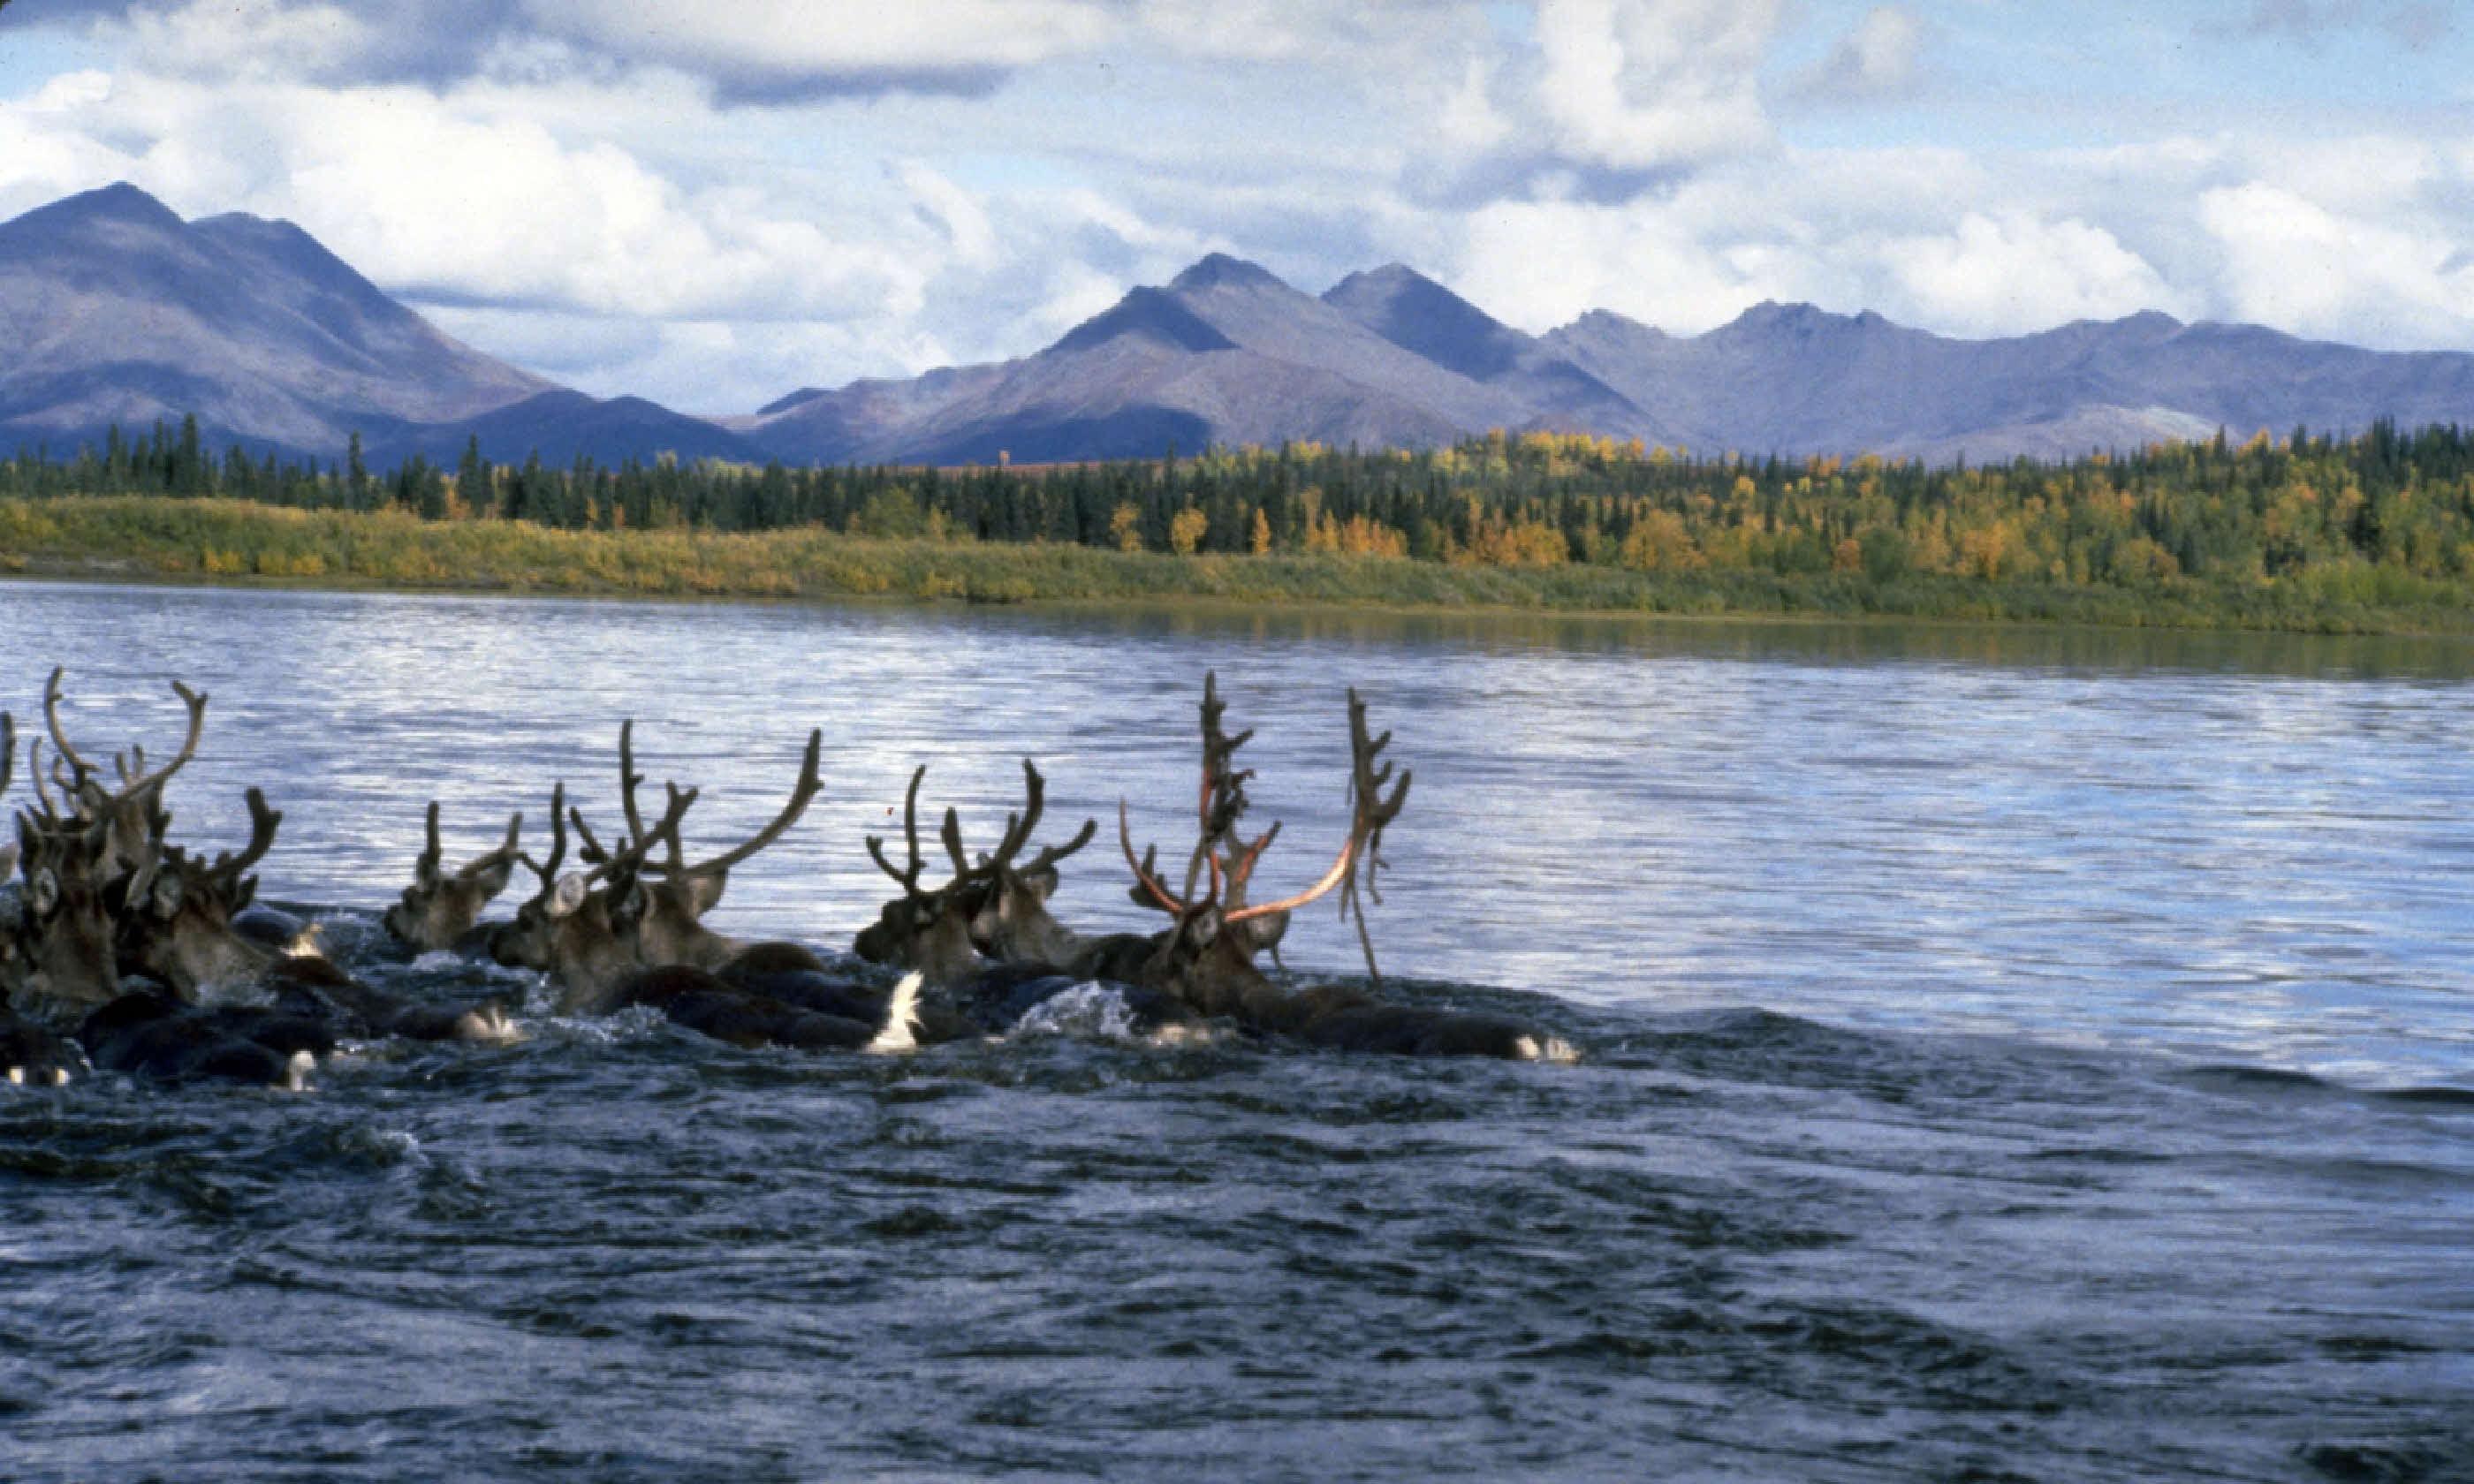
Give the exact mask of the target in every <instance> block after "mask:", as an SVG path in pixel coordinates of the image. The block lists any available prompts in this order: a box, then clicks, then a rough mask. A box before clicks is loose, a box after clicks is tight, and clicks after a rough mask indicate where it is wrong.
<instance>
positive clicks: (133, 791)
mask: <svg viewBox="0 0 2474 1484" xmlns="http://www.w3.org/2000/svg"><path fill="white" fill-rule="evenodd" d="M66 671H67V666H65V665H54V666H53V667H52V676H51V679H50V680H48V681H46V682H44V684H43V721H44V724H45V725H46V726H47V727H49V728H50V730H51V733H52V746H53V748H54V749H55V750H56V751H58V752H59V754H61V759H62V760H64V761H65V762H67V764H68V765H69V767H70V768H71V769H72V770H73V775H72V778H67V779H56V780H55V781H58V782H60V783H61V787H62V788H63V789H64V790H65V791H66V792H67V793H68V794H69V796H70V797H71V798H72V799H75V800H77V801H79V802H82V803H90V804H91V806H92V807H93V808H95V809H96V810H97V811H98V812H101V811H102V810H105V809H109V808H110V807H112V806H114V805H117V804H119V803H121V802H124V801H126V800H130V799H133V798H135V797H137V796H138V795H139V794H141V793H144V792H145V791H147V790H148V789H152V788H158V787H160V786H161V785H162V784H163V783H164V782H166V781H167V780H169V779H170V778H171V777H172V775H173V774H175V773H178V772H180V771H181V769H182V768H183V767H185V766H186V765H187V764H188V761H189V759H190V758H192V757H195V756H197V755H198V739H199V738H200V737H202V736H204V735H205V734H206V694H205V693H204V692H202V691H195V690H191V689H190V688H189V687H188V686H186V685H183V684H182V683H181V682H179V681H174V682H172V690H173V693H174V694H176V695H178V696H179V697H180V698H181V702H182V705H183V706H187V707H188V708H189V734H188V736H187V737H185V738H184V739H182V743H181V751H180V753H179V754H178V755H176V756H175V757H174V758H173V759H172V760H171V761H170V762H168V763H166V764H164V765H163V766H162V767H160V768H158V769H157V770H155V771H154V772H152V773H148V772H145V771H144V769H145V767H146V754H145V751H144V750H143V749H141V748H132V749H131V750H130V753H131V756H132V757H133V759H134V762H133V764H132V763H125V762H122V761H121V760H120V759H119V758H118V757H114V758H113V764H114V767H115V769H116V771H117V773H118V776H119V778H120V779H121V788H120V792H118V793H117V794H113V795H110V796H109V797H108V798H104V799H100V800H95V801H87V800H86V799H85V791H86V789H87V787H88V785H89V784H90V783H91V782H92V779H93V778H94V775H95V773H96V769H95V767H94V766H93V764H91V763H89V762H87V761H86V760H85V757H83V756H81V755H80V754H79V753H78V750H77V748H76V747H75V746H73V745H72V744H71V743H70V741H69V738H68V732H67V731H66V730H64V729H63V728H62V727H61V676H62V675H63V674H65V673H66ZM56 766H57V765H56Z"/></svg>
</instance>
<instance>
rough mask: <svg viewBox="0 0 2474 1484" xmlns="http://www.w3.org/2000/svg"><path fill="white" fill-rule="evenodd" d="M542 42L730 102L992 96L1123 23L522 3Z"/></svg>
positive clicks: (623, 1)
mask: <svg viewBox="0 0 2474 1484" xmlns="http://www.w3.org/2000/svg"><path fill="white" fill-rule="evenodd" d="M521 10H522V13H523V16H524V18H525V19H526V20H527V21H529V22H530V23H531V25H532V26H533V27H535V28H537V29H538V30H539V31H540V32H541V33H542V34H544V35H546V36H552V37H555V38H557V39H559V40H563V41H566V42H568V43H569V44H570V45H572V46H575V47H577V48H579V49H583V50H592V51H599V52H601V53H604V54H606V55H609V56H612V57H616V58H618V59H621V60H626V61H629V62H633V63H636V64H639V65H655V66H664V67H674V68H678V69H681V70H685V71H689V72H692V73H694V74H697V75H699V76H702V77H705V78H709V79H711V80H713V81H714V82H715V83H716V84H717V85H718V86H719V87H720V88H721V90H722V92H723V93H724V95H725V96H726V97H731V98H738V99H747V100H756V101H774V102H779V101H787V100H794V99H799V98H805V97H816V96H830V95H834V94H837V93H852V92H857V93H868V92H884V91H928V92H960V93H984V92H986V91H988V90H989V89H991V88H992V87H994V86H995V85H996V84H997V82H998V81H999V80H1001V79H1002V78H1003V77H1004V76H1005V75H1006V74H1007V73H1008V72H1010V71H1012V70H1014V69H1017V68H1021V67H1027V66H1031V65H1032V64H1034V63H1037V62H1041V61H1045V60H1050V59H1052V58H1055V57H1058V56H1061V55H1064V54H1067V53H1071V52H1079V51H1082V50H1085V49H1088V48H1090V47H1092V46H1094V45H1097V44H1098V43H1099V42H1101V41H1102V40H1104V38H1105V37H1107V36H1109V35H1110V34H1111V32H1112V31H1113V30H1114V29H1115V17H1114V16H1113V15H1112V14H1111V13H1110V12H1109V11H1108V10H1107V9H1106V8H1105V7H1104V6H1101V5H1096V4H1088V3H1082V0H903V3H901V4H898V5H887V4H874V3H871V4H861V5H816V4H812V3H807V0H710V3H706V4H702V5H696V6H681V5H679V4H677V3H676V0H521Z"/></svg>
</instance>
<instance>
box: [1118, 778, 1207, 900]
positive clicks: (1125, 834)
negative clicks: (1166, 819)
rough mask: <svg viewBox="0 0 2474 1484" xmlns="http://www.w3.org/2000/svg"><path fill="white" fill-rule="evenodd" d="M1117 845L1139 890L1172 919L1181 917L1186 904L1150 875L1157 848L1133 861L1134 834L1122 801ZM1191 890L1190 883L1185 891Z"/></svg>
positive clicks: (1155, 862)
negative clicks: (1124, 853) (1123, 853)
mask: <svg viewBox="0 0 2474 1484" xmlns="http://www.w3.org/2000/svg"><path fill="white" fill-rule="evenodd" d="M1117 843H1118V844H1119V845H1121V846H1123V847H1125V850H1126V864H1127V865H1128V866H1131V867H1133V868H1134V880H1135V882H1136V883H1137V884H1138V886H1139V887H1140V888H1141V890H1143V891H1146V892H1149V893H1151V895H1152V900H1154V901H1156V902H1158V903H1159V904H1160V910H1161V911H1163V912H1166V913H1168V914H1170V915H1171V916H1173V917H1177V916H1183V915H1184V912H1185V910H1186V907H1187V905H1188V903H1186V902H1185V901H1184V900H1182V899H1180V898H1176V897H1172V896H1170V895H1169V890H1168V888H1167V887H1165V886H1162V885H1160V883H1159V877H1157V876H1156V875H1154V874H1152V871H1153V869H1154V868H1155V867H1156V866H1157V864H1158V859H1159V856H1158V849H1157V847H1152V848H1150V849H1147V850H1144V851H1143V858H1142V859H1140V860H1136V859H1134V833H1133V829H1132V827H1131V826H1128V824H1127V823H1126V801H1124V800H1123V799H1120V800H1118V801H1117ZM1193 889H1194V886H1193V883H1192V882H1190V881H1189V882H1188V883H1186V890H1188V891H1192V890H1193Z"/></svg>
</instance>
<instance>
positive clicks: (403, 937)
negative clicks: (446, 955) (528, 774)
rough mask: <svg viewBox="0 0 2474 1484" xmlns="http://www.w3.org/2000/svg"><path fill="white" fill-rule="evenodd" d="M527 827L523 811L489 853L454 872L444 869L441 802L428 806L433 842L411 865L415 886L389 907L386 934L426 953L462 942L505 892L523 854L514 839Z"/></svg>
mask: <svg viewBox="0 0 2474 1484" xmlns="http://www.w3.org/2000/svg"><path fill="white" fill-rule="evenodd" d="M523 827H524V817H523V815H522V814H521V813H517V814H515V815H512V816H510V817H509V818H508V820H507V838H506V839H505V840H503V841H501V842H500V843H499V845H498V848H497V850H492V851H491V852H490V853H489V854H487V855H476V856H474V857H473V859H471V860H469V861H466V862H465V863H464V864H463V865H462V866H460V867H458V868H457V869H456V870H455V872H454V874H451V875H450V874H448V873H447V872H445V871H443V870H441V869H440V863H441V861H442V859H443V858H444V854H445V851H444V850H442V848H441V847H440V845H439V842H438V801H437V800H435V799H433V800H431V801H430V802H429V821H428V831H429V843H428V845H427V847H426V848H425V849H424V850H422V852H421V856H420V858H419V859H418V860H416V861H414V862H413V866H412V884H411V885H410V886H407V887H405V888H404V889H403V896H402V898H400V899H399V900H398V901H397V902H396V904H395V905H394V906H392V907H389V908H387V910H386V917H385V919H384V922H385V923H386V930H387V932H388V933H389V934H390V935H391V936H393V937H394V938H395V939H396V940H397V941H398V942H400V943H404V944H408V945H411V946H412V947H414V948H417V949H419V950H421V951H423V952H428V951H429V950H431V949H434V948H451V947H454V946H455V945H457V944H459V943H461V942H463V941H464V939H465V937H466V935H467V934H469V933H471V932H472V931H473V924H474V923H476V922H479V921H480V919H481V909H482V908H484V907H486V906H488V905H489V904H490V900H491V898H494V897H497V895H498V894H499V893H500V892H503V891H505V890H506V889H507V881H508V878H509V877H511V876H513V875H514V874H515V870H516V862H517V860H518V859H520V858H521V854H522V852H521V851H520V850H518V849H517V848H516V839H517V836H518V835H520V834H521V832H522V830H523Z"/></svg>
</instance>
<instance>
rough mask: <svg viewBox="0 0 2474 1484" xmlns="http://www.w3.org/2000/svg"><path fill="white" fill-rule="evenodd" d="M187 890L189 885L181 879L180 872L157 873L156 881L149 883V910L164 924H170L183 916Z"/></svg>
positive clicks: (147, 889) (147, 901)
mask: <svg viewBox="0 0 2474 1484" xmlns="http://www.w3.org/2000/svg"><path fill="white" fill-rule="evenodd" d="M187 888H188V883H186V882H184V881H182V879H181V873H179V872H178V871H171V870H166V871H158V872H157V873H155V879H154V880H153V881H151V882H149V883H147V888H146V906H147V909H148V910H149V911H151V912H153V913H154V914H155V915H156V916H157V917H158V918H160V919H162V920H163V921H164V922H170V921H171V920H172V919H174V918H176V917H179V916H180V915H181V898H182V895H183V894H184V893H185V892H186V890H187Z"/></svg>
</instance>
